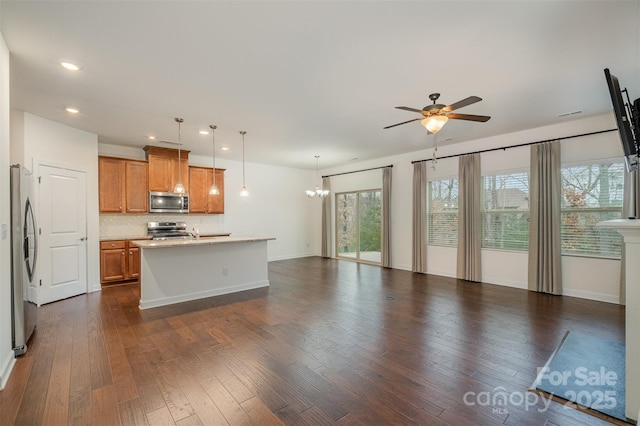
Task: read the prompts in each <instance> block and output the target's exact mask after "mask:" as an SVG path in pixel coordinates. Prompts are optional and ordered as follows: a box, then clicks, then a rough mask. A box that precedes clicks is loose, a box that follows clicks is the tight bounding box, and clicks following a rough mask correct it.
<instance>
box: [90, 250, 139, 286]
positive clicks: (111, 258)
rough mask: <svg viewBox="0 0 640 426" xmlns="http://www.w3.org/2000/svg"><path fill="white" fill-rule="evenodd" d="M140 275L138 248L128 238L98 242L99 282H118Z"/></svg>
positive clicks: (136, 277) (135, 278)
mask: <svg viewBox="0 0 640 426" xmlns="http://www.w3.org/2000/svg"><path fill="white" fill-rule="evenodd" d="M139 277H140V248H139V247H137V246H135V245H133V244H131V242H130V241H128V240H116V241H101V242H100V282H101V283H102V284H105V285H107V284H118V283H120V282H125V281H131V280H137V279H138V278H139Z"/></svg>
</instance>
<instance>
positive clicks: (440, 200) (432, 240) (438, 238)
mask: <svg viewBox="0 0 640 426" xmlns="http://www.w3.org/2000/svg"><path fill="white" fill-rule="evenodd" d="M427 215H428V218H427V232H428V235H429V236H428V242H429V244H433V245H442V246H457V245H458V179H446V180H438V181H432V182H429V210H428V213H427Z"/></svg>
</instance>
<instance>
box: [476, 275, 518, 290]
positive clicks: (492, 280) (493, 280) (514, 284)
mask: <svg viewBox="0 0 640 426" xmlns="http://www.w3.org/2000/svg"><path fill="white" fill-rule="evenodd" d="M482 282H483V283H485V284H494V285H501V286H503V287H511V288H519V289H521V290H527V289H528V288H529V287H528V285H527V283H526V282H525V283H521V282H517V281H509V280H500V279H499V278H491V277H486V278H485V277H482Z"/></svg>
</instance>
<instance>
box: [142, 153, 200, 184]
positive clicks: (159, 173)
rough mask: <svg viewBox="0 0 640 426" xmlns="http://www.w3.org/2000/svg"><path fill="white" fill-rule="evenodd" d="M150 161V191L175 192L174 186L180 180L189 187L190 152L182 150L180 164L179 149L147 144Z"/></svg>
mask: <svg viewBox="0 0 640 426" xmlns="http://www.w3.org/2000/svg"><path fill="white" fill-rule="evenodd" d="M144 150H145V152H146V153H147V160H148V161H149V191H158V192H173V187H174V186H175V185H176V183H177V182H178V171H179V173H180V181H181V182H182V184H183V185H184V187H185V188H189V152H190V151H185V150H180V163H179V164H180V165H178V150H177V149H172V148H161V147H157V146H150V145H147V146H145V147H144Z"/></svg>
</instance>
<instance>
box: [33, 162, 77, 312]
mask: <svg viewBox="0 0 640 426" xmlns="http://www.w3.org/2000/svg"><path fill="white" fill-rule="evenodd" d="M86 187H87V183H86V174H85V173H84V172H79V171H75V170H68V169H64V168H58V167H52V166H48V165H43V164H41V165H40V170H39V184H38V188H39V197H38V198H39V207H38V211H39V215H38V219H39V223H40V255H39V261H40V262H41V263H40V268H39V278H40V282H39V291H38V304H39V305H41V304H43V303H49V302H54V301H56V300H61V299H65V298H67V297H71V296H75V295H78V294H82V293H86V292H87V238H86V236H87V203H86V197H87V193H86Z"/></svg>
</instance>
